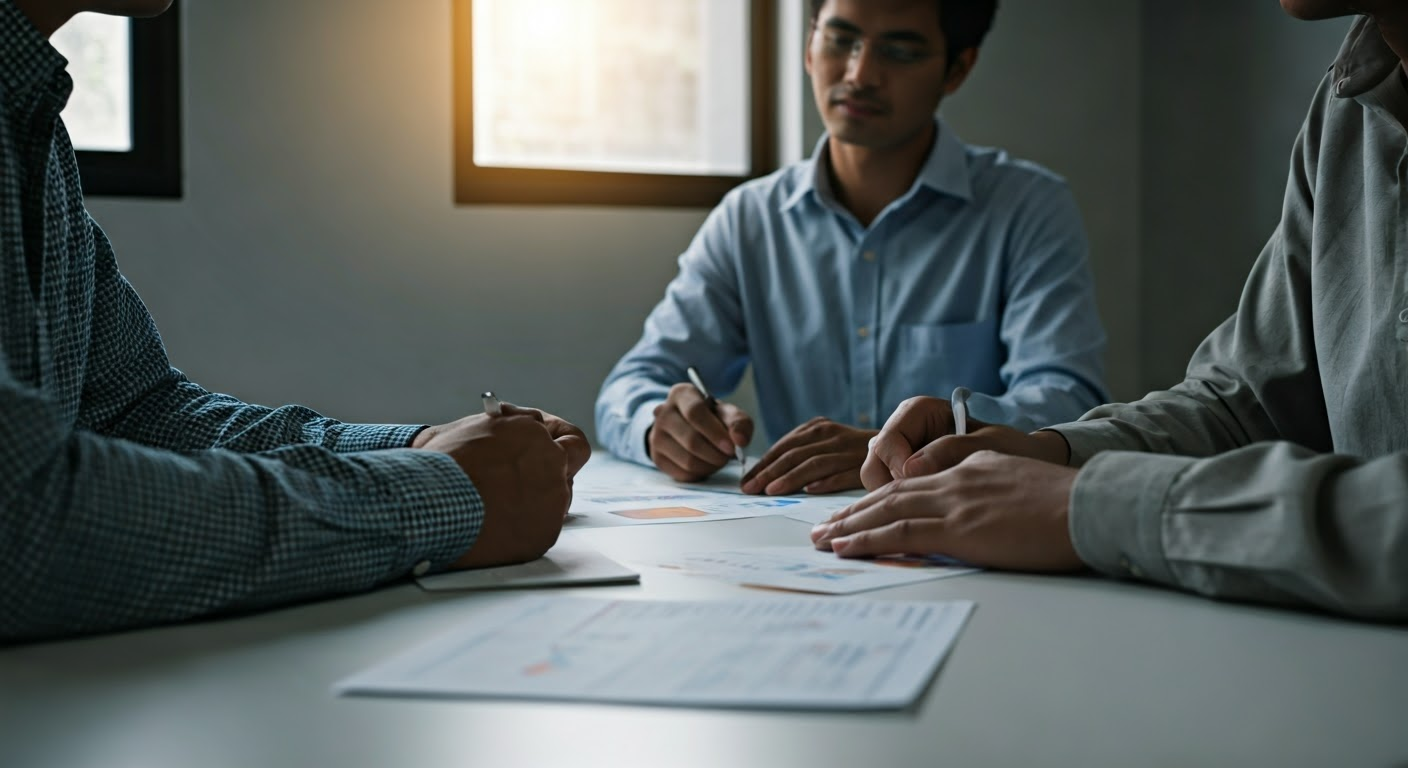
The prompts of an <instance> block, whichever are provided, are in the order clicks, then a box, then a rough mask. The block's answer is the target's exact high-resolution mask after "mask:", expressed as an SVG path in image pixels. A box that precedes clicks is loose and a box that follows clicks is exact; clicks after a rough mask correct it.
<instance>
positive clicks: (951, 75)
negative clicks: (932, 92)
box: [944, 47, 978, 96]
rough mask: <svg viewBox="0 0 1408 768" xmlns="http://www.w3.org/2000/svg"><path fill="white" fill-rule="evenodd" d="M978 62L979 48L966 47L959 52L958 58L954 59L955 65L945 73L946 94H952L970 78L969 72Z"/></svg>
mask: <svg viewBox="0 0 1408 768" xmlns="http://www.w3.org/2000/svg"><path fill="white" fill-rule="evenodd" d="M977 63H978V49H977V48H976V47H975V48H966V49H964V51H963V52H962V53H960V54H958V58H957V59H954V61H953V66H951V67H949V68H948V72H947V73H945V74H944V95H945V96H952V95H953V94H954V93H955V92H956V91H957V90H958V89H959V87H960V86H962V85H963V83H964V81H965V80H967V79H968V75H969V73H971V72H972V71H973V67H974V66H975V65H977Z"/></svg>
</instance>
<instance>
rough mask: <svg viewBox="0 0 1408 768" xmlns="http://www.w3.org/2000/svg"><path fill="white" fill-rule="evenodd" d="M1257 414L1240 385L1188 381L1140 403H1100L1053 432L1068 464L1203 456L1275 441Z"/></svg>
mask: <svg viewBox="0 0 1408 768" xmlns="http://www.w3.org/2000/svg"><path fill="white" fill-rule="evenodd" d="M1259 415H1260V408H1259V406H1258V404H1257V403H1256V401H1255V398H1254V397H1252V396H1251V395H1250V393H1249V392H1248V391H1247V388H1246V386H1245V385H1244V384H1242V383H1241V382H1239V381H1237V380H1235V379H1224V380H1221V381H1213V380H1196V379H1189V380H1186V381H1184V382H1183V383H1181V384H1179V385H1178V386H1177V387H1174V388H1173V389H1171V390H1167V391H1163V392H1152V393H1150V394H1148V395H1146V396H1145V397H1144V399H1142V400H1139V401H1137V402H1133V403H1112V404H1109V405H1102V406H1100V407H1098V408H1095V409H1094V410H1091V411H1090V412H1089V413H1086V414H1085V415H1084V416H1082V417H1081V419H1080V421H1078V422H1075V423H1069V424H1061V425H1059V426H1056V427H1054V428H1053V429H1054V430H1055V431H1057V432H1060V433H1061V436H1062V437H1065V438H1066V441H1067V442H1068V443H1069V444H1070V447H1071V462H1070V463H1071V464H1072V465H1073V466H1081V465H1082V464H1084V463H1085V462H1087V461H1089V460H1090V459H1091V458H1093V457H1094V456H1095V455H1096V454H1098V453H1100V452H1101V451H1140V452H1144V453H1160V454H1174V455H1180V456H1192V457H1205V456H1213V455H1216V454H1219V453H1222V452H1225V451H1230V450H1233V449H1236V448H1240V447H1242V446H1246V445H1250V444H1251V443H1253V442H1257V441H1262V440H1274V439H1277V437H1278V435H1277V434H1276V432H1275V430H1274V429H1273V428H1271V427H1270V426H1269V425H1267V424H1265V419H1264V418H1260V417H1259Z"/></svg>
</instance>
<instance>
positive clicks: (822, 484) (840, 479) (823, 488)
mask: <svg viewBox="0 0 1408 768" xmlns="http://www.w3.org/2000/svg"><path fill="white" fill-rule="evenodd" d="M860 487H861V482H860V470H858V469H857V468H856V467H855V466H854V465H853V466H851V467H849V468H847V469H845V470H842V471H840V472H837V473H836V474H834V475H831V476H830V477H823V478H821V479H820V480H813V481H811V482H809V483H807V484H806V485H804V486H802V490H804V491H806V492H807V493H812V494H823V493H840V492H841V491H851V490H855V489H856V488H860Z"/></svg>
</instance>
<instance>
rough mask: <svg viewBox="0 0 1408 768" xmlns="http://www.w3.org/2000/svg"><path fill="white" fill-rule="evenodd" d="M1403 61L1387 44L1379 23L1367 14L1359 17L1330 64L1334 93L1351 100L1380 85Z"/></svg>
mask: <svg viewBox="0 0 1408 768" xmlns="http://www.w3.org/2000/svg"><path fill="white" fill-rule="evenodd" d="M1401 64H1402V61H1401V60H1400V59H1399V58H1398V55H1397V54H1395V53H1394V52H1393V49H1392V48H1389V47H1388V43H1387V42H1385V41H1384V36H1383V35H1382V34H1380V33H1379V25H1378V24H1375V23H1374V20H1373V19H1371V18H1369V17H1368V16H1361V17H1359V18H1358V19H1356V20H1355V22H1354V25H1353V26H1351V27H1350V28H1349V34H1348V35H1346V36H1345V38H1344V44H1343V45H1341V46H1340V53H1339V55H1338V56H1336V57H1335V63H1334V64H1332V65H1330V77H1331V80H1332V81H1333V82H1334V89H1335V95H1336V96H1338V97H1340V98H1346V99H1352V98H1354V97H1356V96H1359V95H1362V94H1364V93H1366V92H1368V91H1369V90H1371V89H1373V88H1374V87H1375V86H1377V85H1379V84H1380V83H1382V82H1383V81H1384V79H1385V78H1387V77H1388V76H1389V75H1391V74H1393V72H1392V70H1393V68H1394V67H1398V66H1400V65H1401Z"/></svg>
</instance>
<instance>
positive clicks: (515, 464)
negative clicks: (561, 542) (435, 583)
mask: <svg viewBox="0 0 1408 768" xmlns="http://www.w3.org/2000/svg"><path fill="white" fill-rule="evenodd" d="M412 447H415V448H422V449H425V450H429V451H439V452H441V453H444V454H447V455H449V456H450V457H451V458H453V459H454V460H455V462H456V463H457V464H459V465H460V468H461V469H463V470H464V472H465V474H466V475H468V476H469V479H470V480H472V481H473V482H474V487H475V488H476V489H478V491H479V496H480V498H481V499H482V500H483V502H484V522H483V524H482V525H481V526H480V529H479V538H478V539H476V540H475V542H474V545H473V546H472V547H471V548H470V550H469V552H467V553H465V554H464V556H463V557H461V558H460V559H459V560H457V561H455V563H454V564H453V565H452V566H451V567H454V568H484V567H487V566H493V565H508V564H512V563H524V562H528V561H529V560H536V559H537V558H539V557H542V555H543V553H544V552H547V551H548V550H549V549H551V548H552V545H553V544H555V543H556V542H557V536H558V534H559V533H560V532H561V531H562V522H563V520H564V519H565V518H566V516H567V509H568V507H570V506H571V505H572V479H573V478H574V477H575V476H576V474H577V471H578V470H580V469H581V468H582V466H583V465H584V464H586V463H587V459H588V458H590V456H591V446H590V445H589V444H588V443H587V439H586V435H584V434H583V433H582V430H580V429H578V428H577V427H575V426H573V425H572V424H570V423H568V422H566V421H563V420H562V419H559V418H557V417H556V416H552V415H550V414H545V413H543V412H541V411H538V410H535V409H532V408H519V407H516V406H512V405H507V404H505V405H504V406H503V414H502V415H500V416H484V415H476V416H469V417H466V418H463V419H460V420H459V421H456V422H454V423H452V424H445V425H441V426H439V427H431V428H429V429H426V430H424V431H422V432H421V434H420V435H417V436H416V439H415V441H413V443H412Z"/></svg>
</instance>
